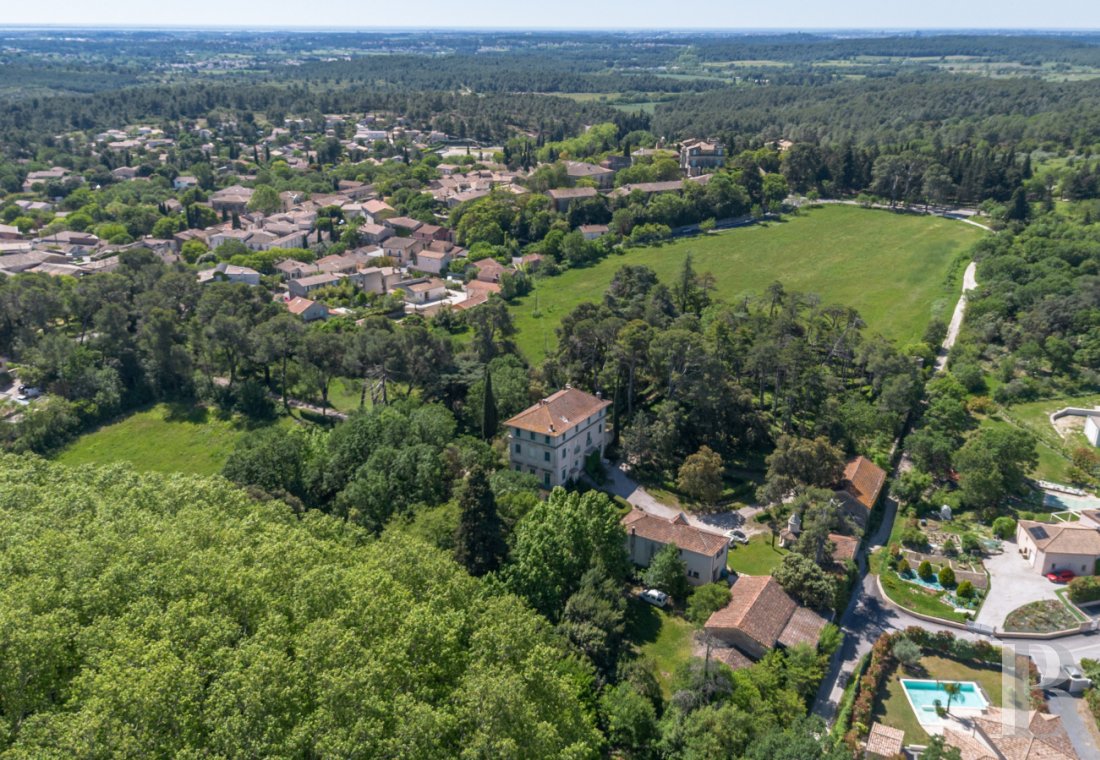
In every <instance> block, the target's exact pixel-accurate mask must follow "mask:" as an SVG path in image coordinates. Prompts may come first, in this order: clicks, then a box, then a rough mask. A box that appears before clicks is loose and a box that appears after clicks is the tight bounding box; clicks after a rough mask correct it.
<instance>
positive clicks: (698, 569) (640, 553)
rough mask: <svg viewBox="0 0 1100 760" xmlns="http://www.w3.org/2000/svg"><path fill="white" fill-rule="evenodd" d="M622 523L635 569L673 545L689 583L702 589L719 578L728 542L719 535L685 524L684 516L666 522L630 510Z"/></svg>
mask: <svg viewBox="0 0 1100 760" xmlns="http://www.w3.org/2000/svg"><path fill="white" fill-rule="evenodd" d="M622 522H623V527H625V528H626V549H627V551H628V552H629V553H630V561H631V562H633V563H634V564H635V565H638V566H639V567H649V563H650V562H651V561H652V560H653V557H654V555H656V554H657V552H659V551H661V549H663V548H665V546H666V545H668V544H674V545H675V546H676V548H677V549H679V550H680V559H682V560H683V561H684V564H685V565H686V566H687V578H688V582H689V583H691V584H692V585H695V586H701V585H702V584H704V583H714V582H715V581H717V580H718V579H719V578H721V577H722V571H723V570H725V569H726V555H727V554H728V553H729V539H728V538H726V537H725V536H723V535H722V534H721V533H714V532H712V531H708V530H702V529H700V528H696V527H695V526H693V525H691V524H690V523H688V520H687V518H686V517H685V516H684V513H683V512H681V513H680V514H678V515H676V517H673V518H667V517H658V516H657V515H651V514H649V513H648V512H643V511H642V510H640V509H633V510H631V512H630V513H629V514H628V515H626V516H625V517H623V520H622Z"/></svg>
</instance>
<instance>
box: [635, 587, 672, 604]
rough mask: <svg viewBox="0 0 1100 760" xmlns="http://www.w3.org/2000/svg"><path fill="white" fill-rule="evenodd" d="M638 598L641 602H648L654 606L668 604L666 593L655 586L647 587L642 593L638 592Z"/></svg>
mask: <svg viewBox="0 0 1100 760" xmlns="http://www.w3.org/2000/svg"><path fill="white" fill-rule="evenodd" d="M638 598H639V599H641V600H642V601H643V602H648V603H649V604H652V605H653V606H654V607H664V606H665V605H666V604H668V594H666V593H665V592H664V591H658V590H657V589H655V588H647V589H646V590H645V591H643V592H642V593H640V594H638Z"/></svg>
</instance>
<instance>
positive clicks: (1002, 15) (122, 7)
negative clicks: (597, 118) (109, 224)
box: [0, 0, 1100, 30]
mask: <svg viewBox="0 0 1100 760" xmlns="http://www.w3.org/2000/svg"><path fill="white" fill-rule="evenodd" d="M4 4H5V5H9V6H11V7H8V8H5V9H4V11H3V14H0V25H3V26H7V25H12V24H49V25H61V26H119V25H125V26H154V27H159V26H187V27H196V26H232V27H245V28H256V27H265V28H266V27H272V26H283V27H325V28H341V27H343V28H348V29H370V28H394V27H428V28H432V29H448V28H450V29H454V28H531V29H546V28H549V29H586V28H587V29H628V28H629V29H634V28H644V29H670V28H675V29H684V28H704V29H706V28H710V29H805V30H811V29H869V30H893V29H990V28H992V29H1065V30H1070V29H1087V30H1096V29H1100V2H1097V0H1046V1H1045V2H1038V3H1037V2H1017V1H1014V0H908V1H906V0H903V1H902V2H898V1H897V0H786V2H782V3H780V2H761V1H760V0H753V1H752V2H747V1H746V0H696V1H695V2H693V3H691V4H690V5H687V6H680V5H678V4H676V3H670V2H668V0H660V1H658V0H625V1H624V0H556V1H553V2H524V1H523V0H447V1H446V2H444V1H443V0H416V2H411V3H410V2H392V0H391V1H389V2H387V0H321V1H320V2H312V3H311V2H302V0H229V2H226V0H185V1H184V2H158V1H157V0H92V1H91V2H89V0H50V2H42V3H27V2H23V3H20V2H14V0H9V2H5V3H4Z"/></svg>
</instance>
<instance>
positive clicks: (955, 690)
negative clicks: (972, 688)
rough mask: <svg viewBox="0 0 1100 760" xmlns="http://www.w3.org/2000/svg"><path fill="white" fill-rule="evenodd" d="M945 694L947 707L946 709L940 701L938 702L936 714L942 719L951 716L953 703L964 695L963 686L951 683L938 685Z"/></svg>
mask: <svg viewBox="0 0 1100 760" xmlns="http://www.w3.org/2000/svg"><path fill="white" fill-rule="evenodd" d="M936 685H937V686H939V687H940V688H941V689H943V693H944V694H946V695H947V707H944V706H943V704H942V703H941V702H940V700H938V699H937V700H936V703H935V704H936V714H937V715H939V716H940V717H941V718H946V717H947V716H948V715H950V714H951V703H952V702H954V701H955V697H957V696H959V694H961V693H962V685H960V684H957V683H951V682H941V683H937V684H936Z"/></svg>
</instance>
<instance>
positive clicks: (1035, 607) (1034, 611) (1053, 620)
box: [1004, 599, 1081, 633]
mask: <svg viewBox="0 0 1100 760" xmlns="http://www.w3.org/2000/svg"><path fill="white" fill-rule="evenodd" d="M1080 622H1081V621H1080V620H1078V618H1077V616H1076V615H1075V614H1074V613H1073V611H1072V610H1070V609H1069V607H1067V606H1066V604H1065V602H1063V601H1062V600H1061V599H1044V600H1042V601H1038V602H1031V603H1030V604H1025V605H1024V606H1023V607H1017V608H1016V609H1014V610H1013V611H1012V612H1010V613H1008V617H1006V618H1005V622H1004V630H1005V632H1010V633H1054V632H1055V631H1065V630H1069V629H1070V628H1075V627H1077V625H1079V624H1080Z"/></svg>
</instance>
